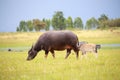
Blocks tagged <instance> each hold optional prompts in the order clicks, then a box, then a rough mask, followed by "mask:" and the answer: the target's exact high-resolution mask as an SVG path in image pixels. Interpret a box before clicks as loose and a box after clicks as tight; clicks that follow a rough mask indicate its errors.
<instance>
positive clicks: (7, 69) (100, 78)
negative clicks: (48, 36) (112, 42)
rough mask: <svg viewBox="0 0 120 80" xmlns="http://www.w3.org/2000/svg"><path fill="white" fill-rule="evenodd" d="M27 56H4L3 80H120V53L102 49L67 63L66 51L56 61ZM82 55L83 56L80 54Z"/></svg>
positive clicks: (0, 74)
mask: <svg viewBox="0 0 120 80" xmlns="http://www.w3.org/2000/svg"><path fill="white" fill-rule="evenodd" d="M26 53H27V52H26V51H24V52H6V51H5V52H0V63H1V64H0V80H80V79H81V80H120V74H119V73H120V69H119V68H120V49H111V50H109V49H101V50H99V56H98V58H95V56H94V55H93V54H87V55H86V57H83V58H81V55H80V56H79V59H78V60H76V57H75V54H73V52H72V54H70V56H69V57H68V59H64V57H65V51H59V52H58V51H56V59H53V58H52V55H51V54H49V55H48V58H47V59H45V58H44V52H43V51H42V52H39V53H38V55H37V56H36V58H35V59H34V60H32V61H26V58H27V54H26ZM80 54H81V53H80Z"/></svg>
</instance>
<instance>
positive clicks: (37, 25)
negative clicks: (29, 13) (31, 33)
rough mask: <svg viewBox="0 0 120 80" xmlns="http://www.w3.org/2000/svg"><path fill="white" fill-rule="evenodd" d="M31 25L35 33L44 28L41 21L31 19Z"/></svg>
mask: <svg viewBox="0 0 120 80" xmlns="http://www.w3.org/2000/svg"><path fill="white" fill-rule="evenodd" d="M33 25H34V28H35V31H40V30H41V29H43V28H44V27H45V26H46V23H45V22H43V21H40V20H39V19H33Z"/></svg>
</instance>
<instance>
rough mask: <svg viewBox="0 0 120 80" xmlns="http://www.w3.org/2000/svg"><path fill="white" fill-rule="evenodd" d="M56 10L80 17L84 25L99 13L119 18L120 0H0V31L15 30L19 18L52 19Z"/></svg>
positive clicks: (111, 17) (97, 16)
mask: <svg viewBox="0 0 120 80" xmlns="http://www.w3.org/2000/svg"><path fill="white" fill-rule="evenodd" d="M56 11H62V12H63V14H64V17H65V18H68V17H69V16H71V17H72V18H73V19H74V18H76V17H81V19H82V20H83V23H84V25H85V23H86V21H87V20H88V19H90V18H91V17H95V18H96V19H97V18H99V17H100V15H101V14H105V15H107V16H108V17H109V18H110V19H115V18H120V0H0V32H16V27H17V26H19V22H20V21H21V20H25V21H27V20H33V19H40V20H42V19H43V18H46V19H52V17H53V15H54V14H55V12H56Z"/></svg>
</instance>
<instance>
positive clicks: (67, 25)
mask: <svg viewBox="0 0 120 80" xmlns="http://www.w3.org/2000/svg"><path fill="white" fill-rule="evenodd" d="M66 27H67V28H73V20H72V17H71V16H69V17H68V18H67V19H66Z"/></svg>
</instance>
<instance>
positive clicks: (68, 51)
mask: <svg viewBox="0 0 120 80" xmlns="http://www.w3.org/2000/svg"><path fill="white" fill-rule="evenodd" d="M70 53H71V49H67V53H66V57H65V59H67V57H68V56H69V55H70Z"/></svg>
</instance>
